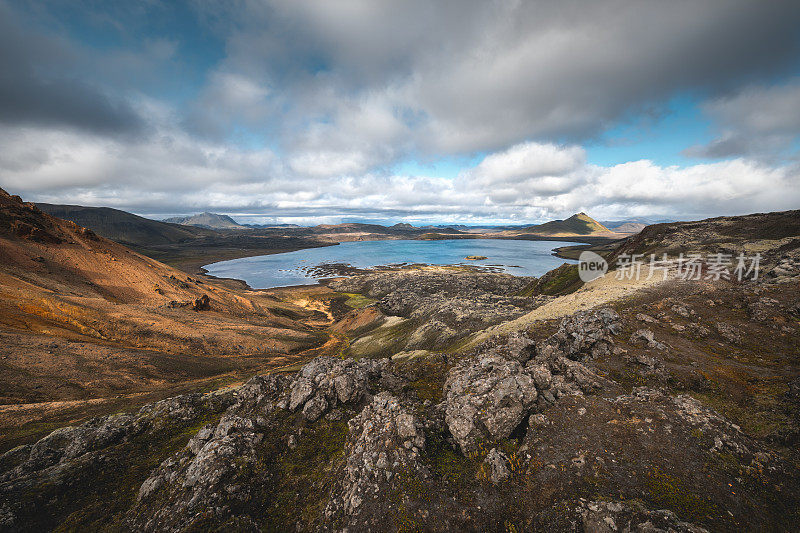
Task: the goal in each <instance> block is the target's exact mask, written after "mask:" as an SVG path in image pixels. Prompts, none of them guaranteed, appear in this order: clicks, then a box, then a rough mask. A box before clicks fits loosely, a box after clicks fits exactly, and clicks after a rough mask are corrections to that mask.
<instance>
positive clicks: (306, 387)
mask: <svg viewBox="0 0 800 533" xmlns="http://www.w3.org/2000/svg"><path fill="white" fill-rule="evenodd" d="M390 367H391V362H390V361H389V359H380V360H375V359H360V360H354V359H339V358H337V357H329V356H323V357H317V358H316V359H313V360H312V361H310V362H308V363H307V364H306V365H305V366H303V368H302V369H301V370H300V372H298V374H297V376H296V377H295V379H294V380H293V381H292V383H291V384H290V385H289V391H288V395H287V397H286V398H285V400H284V402H285V406H286V407H287V408H288V409H290V410H292V411H297V410H301V411H302V413H303V416H304V417H305V418H306V419H307V420H309V421H312V422H313V421H314V420H317V419H318V418H320V417H321V416H322V415H323V414H325V412H326V411H328V410H329V409H333V408H334V407H336V406H337V405H345V404H357V403H359V402H361V401H362V400H365V401H368V400H369V398H368V396H369V395H371V394H373V393H374V392H376V391H377V390H379V389H382V388H390V389H391V388H395V387H397V385H398V383H399V379H398V378H397V377H396V376H395V375H394V374H392V373H391V371H390V370H389V368H390Z"/></svg>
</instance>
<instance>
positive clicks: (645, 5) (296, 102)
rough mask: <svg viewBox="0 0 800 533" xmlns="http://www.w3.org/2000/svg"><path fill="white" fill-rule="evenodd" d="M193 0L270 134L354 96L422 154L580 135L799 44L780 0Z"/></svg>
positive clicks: (793, 6)
mask: <svg viewBox="0 0 800 533" xmlns="http://www.w3.org/2000/svg"><path fill="white" fill-rule="evenodd" d="M198 4H199V5H201V6H204V5H213V7H210V8H208V9H211V10H212V11H213V12H215V13H216V14H217V19H218V20H219V19H223V20H225V21H227V22H228V25H227V26H225V25H223V26H222V28H223V29H221V30H220V31H222V32H226V31H227V42H228V57H227V59H226V60H225V61H224V62H223V65H222V66H221V68H223V69H225V70H226V71H233V72H238V73H240V74H242V75H244V76H247V77H248V78H250V79H252V80H255V81H256V82H259V83H263V84H267V85H269V86H271V87H273V91H272V93H271V97H272V98H274V99H279V100H281V102H282V104H283V106H282V110H283V111H284V113H283V114H282V116H281V120H282V123H283V124H284V132H283V136H284V139H285V140H289V139H291V138H292V137H303V132H304V131H305V128H306V127H307V125H308V122H309V120H311V121H314V120H315V119H318V118H323V119H324V120H325V121H327V122H329V123H332V128H331V129H333V130H335V129H337V128H338V126H339V124H338V123H337V119H341V117H342V111H341V110H342V108H343V107H347V106H351V107H352V104H353V102H359V101H361V100H362V99H363V98H364V97H365V95H368V96H369V98H371V99H372V100H373V101H377V100H383V102H384V106H385V107H388V108H391V109H394V110H395V114H396V116H397V119H398V121H402V122H404V123H405V124H406V125H407V126H409V128H410V130H411V131H410V136H411V137H413V139H414V144H415V148H416V149H418V150H420V151H423V152H429V153H438V152H441V151H446V152H450V153H457V152H468V151H472V150H495V149H499V148H504V147H507V146H508V145H509V143H516V142H519V141H520V140H524V139H537V140H552V139H553V138H556V139H562V140H581V139H586V138H589V137H592V136H594V135H597V134H598V133H600V132H602V131H603V130H604V129H605V128H607V127H609V126H610V125H612V124H615V123H617V122H618V121H619V120H622V119H624V118H625V117H626V116H630V115H631V114H636V113H639V112H641V111H642V110H643V109H646V108H652V107H653V106H658V105H660V104H663V103H664V102H665V101H666V100H667V99H669V98H670V97H671V96H672V95H674V94H675V93H676V92H677V91H690V92H695V93H698V92H699V93H703V94H711V95H718V94H723V93H725V92H727V91H730V90H733V89H735V88H737V87H738V86H739V85H740V84H741V83H743V82H747V81H752V80H754V79H757V78H758V77H761V76H769V75H775V74H781V73H785V72H786V71H787V69H791V68H796V67H797V57H798V51H799V50H800V48H799V47H800V31H799V30H798V28H800V3H798V2H796V1H792V0H776V1H770V2H754V1H745V0H733V1H731V0H724V1H722V0H720V1H707V2H688V1H675V2H663V1H620V0H610V1H606V2H585V1H576V0H565V1H561V2H535V1H528V2H503V1H500V2H469V1H467V2H449V1H443V2H437V3H431V2H422V1H414V0H411V1H407V2H394V1H385V2H382V1H379V0H371V1H349V2H325V1H309V2H282V1H269V0H267V1H264V2H258V3H236V4H229V5H231V6H235V9H232V10H231V11H228V12H225V14H224V16H222V15H220V14H219V5H218V4H217V3H215V2H208V3H206V2H198ZM211 112H213V110H212V111H211ZM352 133H357V132H352ZM351 137H352V138H354V143H353V144H359V143H361V139H360V138H359V137H358V135H352V134H351ZM298 142H299V144H301V145H307V143H304V142H303V141H302V140H301V141H298Z"/></svg>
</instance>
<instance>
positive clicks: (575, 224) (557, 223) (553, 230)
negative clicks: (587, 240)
mask: <svg viewBox="0 0 800 533" xmlns="http://www.w3.org/2000/svg"><path fill="white" fill-rule="evenodd" d="M518 231H519V233H529V234H534V235H543V236H548V237H559V236H575V235H580V236H586V235H593V236H597V235H607V234H610V233H611V231H610V230H609V229H608V228H606V227H605V226H603V225H602V224H600V223H599V222H597V221H596V220H595V219H593V218H592V217H590V216H589V215H587V214H586V213H576V214H574V215H572V216H571V217H569V218H567V219H564V220H553V221H551V222H545V223H544V224H538V225H536V226H528V227H526V228H522V229H521V230H518Z"/></svg>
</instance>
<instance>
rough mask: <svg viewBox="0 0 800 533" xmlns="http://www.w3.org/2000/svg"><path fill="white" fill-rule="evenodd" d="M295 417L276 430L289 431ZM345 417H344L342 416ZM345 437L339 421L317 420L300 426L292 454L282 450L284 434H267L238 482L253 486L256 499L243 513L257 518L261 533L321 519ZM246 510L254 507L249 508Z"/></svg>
mask: <svg viewBox="0 0 800 533" xmlns="http://www.w3.org/2000/svg"><path fill="white" fill-rule="evenodd" d="M296 416H297V415H296V414H293V415H288V417H287V419H286V420H282V421H279V426H278V427H280V428H284V429H285V430H287V429H288V430H291V428H292V427H293V426H294V425H295V422H296V420H294V418H296ZM345 418H346V417H345ZM347 436H348V429H347V422H346V421H345V420H338V421H330V420H326V419H321V420H319V421H317V422H316V423H314V424H313V425H308V426H305V428H304V430H303V432H302V434H301V435H300V436H299V438H298V443H297V447H296V448H295V449H293V450H291V449H286V448H285V447H284V445H282V444H281V443H282V439H283V438H284V437H286V433H285V432H284V433H281V434H278V433H273V434H271V435H269V436H268V438H269V442H266V443H264V448H263V454H262V455H261V457H259V459H258V461H256V462H255V463H254V464H253V465H251V467H250V469H249V470H243V471H242V472H241V474H240V475H241V476H242V478H243V479H242V481H243V482H247V483H249V484H250V485H251V486H253V485H255V483H256V482H255V481H254V480H258V479H259V476H260V477H261V478H264V476H266V479H263V480H260V481H258V483H259V485H258V486H259V487H261V494H260V495H256V497H254V498H253V501H252V502H251V503H250V507H251V508H250V509H247V511H248V512H249V514H251V516H261V517H263V519H264V520H263V522H262V524H261V525H262V527H263V529H265V530H267V531H289V530H294V529H295V524H297V523H298V522H302V523H304V524H306V528H308V529H312V528H311V527H310V526H309V525H310V524H311V523H313V522H314V520H316V519H317V518H318V517H320V516H322V513H323V511H324V507H325V504H326V502H327V499H328V496H329V495H330V491H331V488H332V485H333V483H334V482H335V480H336V479H337V476H336V475H335V474H334V471H335V470H336V469H337V468H338V467H339V466H341V465H342V464H343V463H344V446H345V442H346V440H347ZM252 507H255V508H254V509H253V508H252Z"/></svg>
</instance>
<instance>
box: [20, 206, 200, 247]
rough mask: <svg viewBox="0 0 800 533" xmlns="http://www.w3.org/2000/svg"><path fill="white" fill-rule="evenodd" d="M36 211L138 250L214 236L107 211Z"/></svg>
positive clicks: (62, 208)
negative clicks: (85, 228)
mask: <svg viewBox="0 0 800 533" xmlns="http://www.w3.org/2000/svg"><path fill="white" fill-rule="evenodd" d="M36 207H37V208H38V209H40V210H42V211H43V212H44V213H47V214H48V215H50V216H53V217H57V218H61V219H64V220H69V221H71V222H74V223H75V224H78V225H79V226H84V227H87V228H91V229H92V231H94V232H95V233H97V234H98V235H100V236H101V237H105V238H106V239H111V240H112V241H117V242H121V243H124V244H132V245H139V246H153V245H163V244H176V243H181V242H186V241H189V240H192V239H196V238H198V237H210V236H213V235H215V234H216V233H215V232H214V231H211V230H207V229H202V228H195V227H192V226H181V225H178V224H170V223H167V222H159V221H157V220H150V219H149V218H144V217H140V216H138V215H134V214H132V213H128V212H125V211H120V210H119V209H112V208H110V207H83V206H80V205H56V204H40V203H37V204H36Z"/></svg>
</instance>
